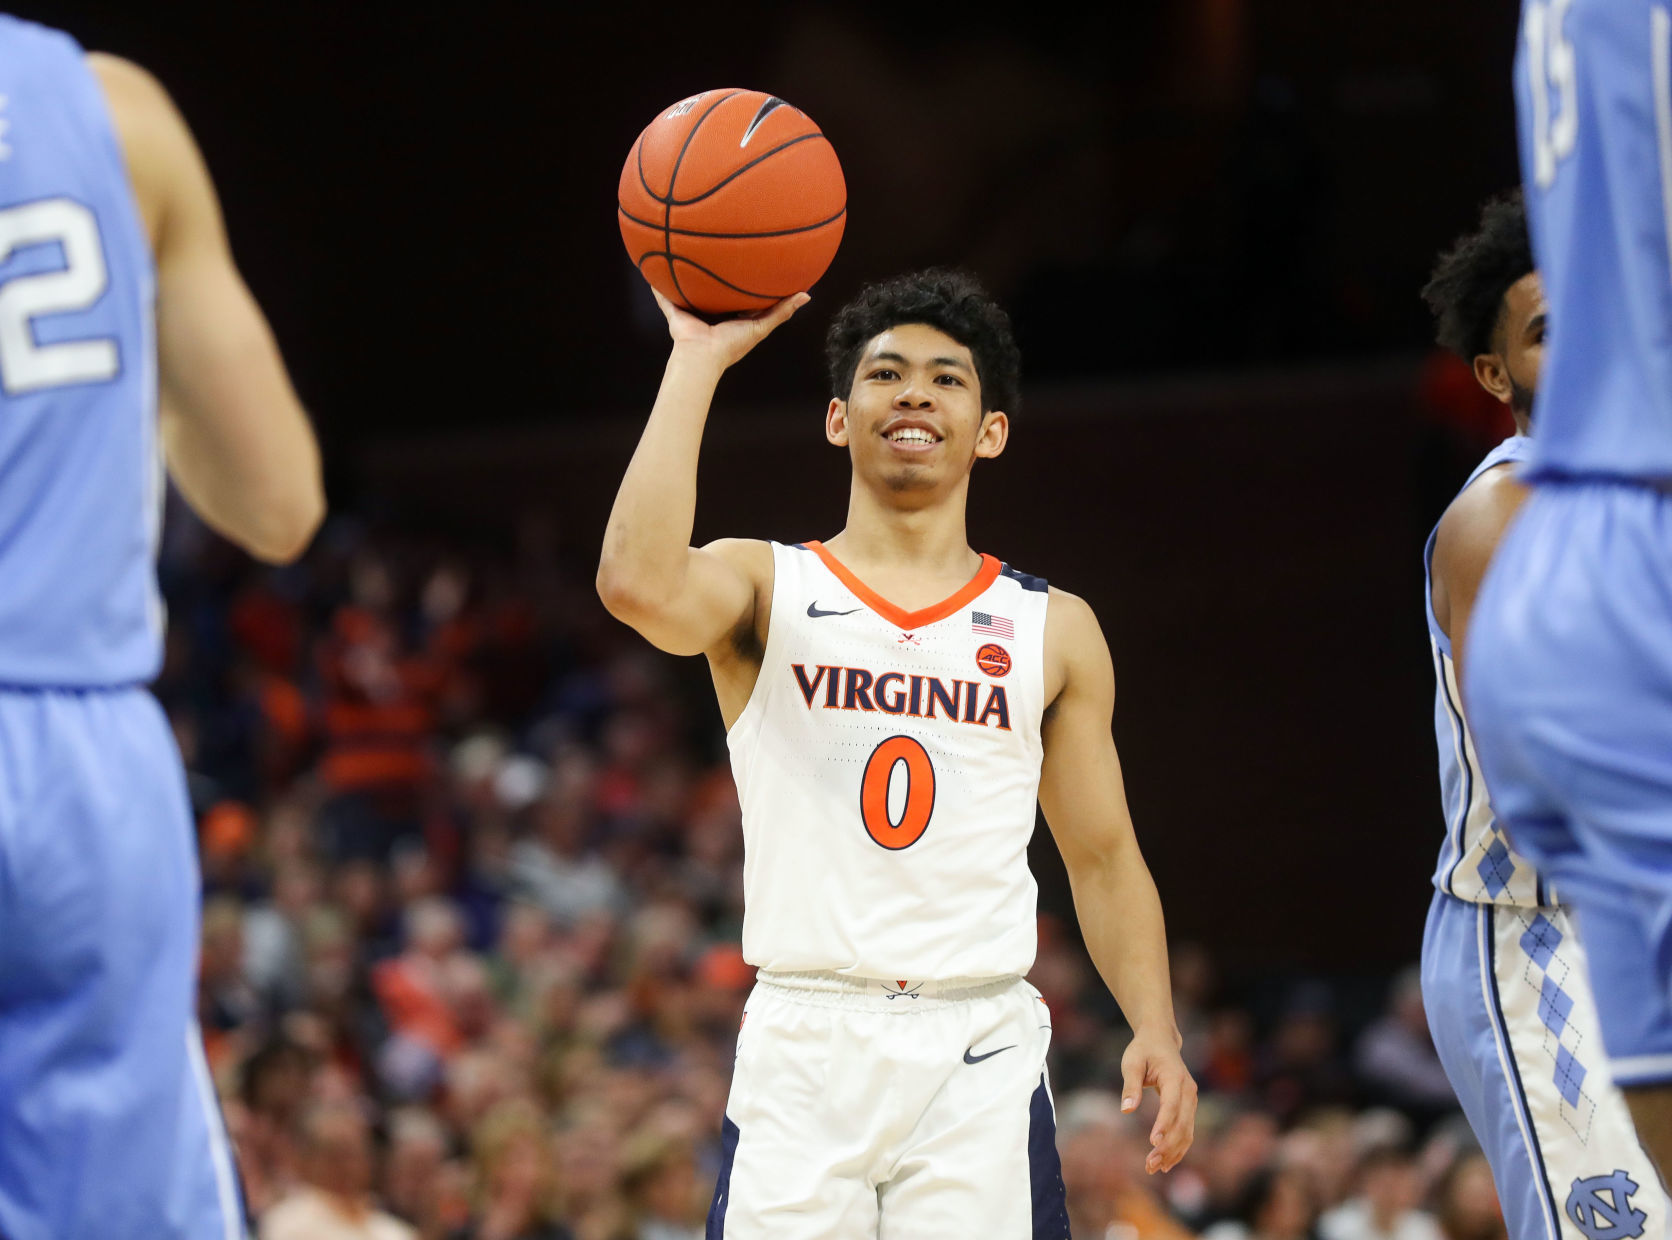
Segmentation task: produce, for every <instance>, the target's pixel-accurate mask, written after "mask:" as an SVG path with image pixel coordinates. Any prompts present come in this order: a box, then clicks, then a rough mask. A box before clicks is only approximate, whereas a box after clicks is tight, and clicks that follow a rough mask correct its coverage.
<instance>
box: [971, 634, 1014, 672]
mask: <svg viewBox="0 0 1672 1240" xmlns="http://www.w3.org/2000/svg"><path fill="white" fill-rule="evenodd" d="M975 665H976V666H977V667H979V668H980V669H981V670H982V671H984V672H986V673H987V675H989V676H1008V675H1010V652H1009V651H1008V650H1006V649H1005V648H1004V647H1003V646H1001V645H999V644H998V643H997V642H988V643H987V644H986V645H985V646H983V647H982V648H981V649H980V650H977V651H976V652H975Z"/></svg>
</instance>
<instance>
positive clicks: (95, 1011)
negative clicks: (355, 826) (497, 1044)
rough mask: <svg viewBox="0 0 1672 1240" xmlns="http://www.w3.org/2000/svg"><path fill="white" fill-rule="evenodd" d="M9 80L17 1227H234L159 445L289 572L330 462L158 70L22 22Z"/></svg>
mask: <svg viewBox="0 0 1672 1240" xmlns="http://www.w3.org/2000/svg"><path fill="white" fill-rule="evenodd" d="M0 82H4V83H5V91H4V94H5V98H4V100H3V104H0V106H3V112H0V116H3V118H4V121H5V125H4V128H3V131H0V583H3V587H0V1236H4V1237H6V1240H142V1238H143V1240H163V1238H165V1237H166V1238H168V1240H179V1238H190V1240H233V1238H234V1237H238V1236H241V1235H242V1234H243V1232H244V1225H243V1218H242V1208H241V1206H240V1204H239V1200H238V1190H237V1186H236V1184H235V1182H234V1177H233V1168H232V1162H231V1158H230V1155H229V1152H228V1147H227V1143H226V1138H225V1135H224V1134H223V1132H222V1130H221V1122H220V1117H219V1113H218V1111H217V1109H216V1103H215V1096H214V1093H213V1091H212V1089H211V1087H210V1082H209V1078H208V1074H207V1072H206V1070H205V1067H204V1061H203V1051H202V1042H201V1039H200V1037H199V1034H198V1031H197V1028H196V1026H195V1023H194V1020H193V1014H192V1008H193V996H194V985H193V977H194V970H195V963H196V953H197V946H198V873H197V856H196V851H195V845H194V841H193V837H192V820H191V815H190V812H189V808H188V805H187V799H186V785H185V777H184V772H183V770H182V769H181V764H180V755H179V752H178V751H177V750H176V748H175V745H174V739H173V736H172V734H171V732H170V730H169V726H168V721H167V720H166V719H165V718H164V717H163V713H162V711H161V710H160V709H159V708H158V706H157V703H156V701H155V700H154V699H153V698H152V697H151V696H150V694H149V693H148V692H146V690H145V689H144V688H143V686H144V685H145V683H146V682H147V681H149V680H150V679H151V678H152V677H153V676H155V675H156V673H157V669H158V666H159V664H160V662H161V655H162V644H161V637H162V631H161V624H162V609H161V606H160V604H159V600H158V596H157V588H156V581H155V574H154V571H153V566H152V559H153V552H154V550H155V544H156V535H157V526H158V521H159V518H160V512H159V504H160V500H161V495H160V484H161V477H160V461H159V448H160V450H161V454H162V455H163V456H166V459H167V464H168V468H169V471H170V472H171V474H172V475H173V477H174V479H175V481H176V482H177V483H178V484H179V487H180V489H181V491H182V492H183V493H184V494H185V496H186V498H187V500H188V501H190V503H191V504H192V505H193V507H194V508H196V510H197V511H198V512H199V513H201V514H202V515H203V517H204V518H205V519H206V520H207V521H208V522H209V523H210V524H211V525H212V526H214V527H215V528H216V529H218V530H220V531H221V532H222V533H224V534H226V535H227V536H228V537H230V538H231V539H232V540H233V541H235V542H237V543H239V544H240V545H242V546H243V547H245V548H247V549H248V550H249V551H250V552H252V553H253V554H255V555H257V556H259V557H261V558H263V559H266V560H271V561H276V562H277V561H285V560H288V559H291V558H292V557H294V556H295V555H297V554H298V553H299V551H300V550H301V548H302V547H303V545H304V544H305V543H306V542H307V540H308V538H309V537H310V535H311V533H312V531H313V529H314V528H315V526H316V525H317V523H318V522H319V520H320V516H321V513H322V511H323V503H324V501H323V498H322V495H321V489H320V476H319V458H318V453H317V450H316V448H315V445H314V440H313V435H312V432H311V431H310V429H309V427H308V423H307V419H306V418H305V416H304V415H303V412H302V409H301V408H300V406H299V405H298V404H297V401H296V397H295V395H294V394H293V393H292V391H291V388H290V384H289V381H288V380H287V378H286V376H285V371H284V367H283V365H282V363H281V361H280V359H279V355H278V352H277V350H276V349H275V347H274V344H273V339H272V337H271V335H270V334H269V333H268V330H267V325H266V323H265V321H264V320H263V318H262V316H261V313H260V311H259V310H258V309H257V307H256V305H255V303H254V302H253V301H252V300H251V298H250V294H249V292H248V290H246V289H245V287H244V284H243V281H242V280H241V279H240V278H239V275H238V272H237V270H236V268H235V267H234V266H233V263H232V258H231V256H230V254H229V253H228V251H227V243H226V237H225V234H224V233H223V232H222V228H221V220H220V213H219V208H218V207H217V205H216V200H215V194H214V190H213V188H212V187H211V185H210V182H209V178H208V175H207V174H206V172H205V171H204V167H203V162H202V160H201V159H200V158H199V156H198V152H197V149H196V147H195V146H194V145H193V143H192V139H191V135H190V133H189V132H188V131H187V129H186V126H185V125H184V123H182V121H181V119H180V117H179V115H178V114H177V113H176V112H175V110H174V108H173V106H172V105H171V104H170V102H169V100H168V97H167V96H166V95H165V94H164V93H163V91H162V89H161V88H160V87H159V86H158V85H157V83H156V82H155V81H154V80H153V79H152V78H151V77H149V76H148V75H147V74H146V73H144V72H143V71H142V70H140V69H138V68H136V67H134V66H133V65H131V64H127V63H124V62H122V61H120V60H115V59H113V58H110V57H106V56H84V55H83V54H82V52H81V49H80V48H78V47H77V46H76V45H75V43H74V42H72V41H71V40H70V39H69V38H68V37H67V36H65V35H62V34H58V33H56V32H54V31H50V30H46V29H43V28H41V27H39V26H34V25H30V24H28V23H25V22H21V21H17V20H15V19H12V18H10V17H0ZM159 410H160V412H159Z"/></svg>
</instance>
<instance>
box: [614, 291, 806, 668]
mask: <svg viewBox="0 0 1672 1240" xmlns="http://www.w3.org/2000/svg"><path fill="white" fill-rule="evenodd" d="M807 300H808V298H807V295H806V294H805V293H799V294H797V295H796V296H794V297H788V298H785V299H784V300H783V301H781V302H779V303H778V304H777V305H775V306H773V307H772V308H771V309H770V310H767V311H765V312H764V313H762V314H761V315H759V316H757V317H754V318H746V319H730V320H727V321H726V322H723V323H715V324H712V325H711V324H708V323H705V322H703V321H702V320H701V319H699V318H697V317H696V316H695V315H692V314H687V313H686V312H685V311H683V310H681V309H679V308H678V307H677V306H675V305H673V303H671V302H669V301H668V300H666V299H665V298H664V297H663V296H662V295H661V294H660V293H657V294H656V301H657V303H658V304H659V305H660V306H661V307H662V313H664V314H665V315H667V318H668V333H669V335H671V336H672V337H673V349H672V351H671V353H670V354H669V356H668V365H667V369H666V371H664V372H663V375H662V387H661V390H660V391H659V392H658V393H657V394H656V404H655V406H654V407H653V408H652V409H651V411H650V420H649V421H648V422H647V423H646V424H645V428H644V434H643V435H642V436H641V437H640V439H639V446H638V449H637V450H636V451H635V452H634V453H633V459H632V461H631V462H630V463H629V464H628V466H627V474H626V476H625V477H624V478H622V480H621V489H620V490H619V491H617V492H616V496H615V506H614V507H613V508H612V509H610V521H609V525H608V527H607V528H606V529H605V531H604V550H603V554H602V556H600V558H599V561H598V597H599V598H601V599H603V601H604V606H605V607H607V608H609V610H610V614H611V615H613V616H615V617H616V618H617V619H618V620H622V621H624V622H625V623H627V624H630V625H632V626H633V627H634V628H635V629H637V630H638V631H639V632H640V633H642V634H643V635H644V636H645V637H646V638H647V639H649V641H650V642H651V643H652V644H653V645H655V646H658V647H660V648H661V649H663V650H666V651H668V652H669V653H671V654H702V653H704V652H705V651H709V650H713V649H714V648H715V647H716V646H718V645H719V644H720V643H721V641H723V640H724V639H725V638H726V637H727V636H728V635H729V634H731V633H733V632H735V631H736V630H737V628H738V626H739V625H740V624H741V623H742V622H743V621H744V620H745V619H746V618H748V617H750V616H752V615H753V609H754V605H755V598H756V594H757V591H758V590H759V589H760V587H761V585H762V583H763V582H764V581H766V580H768V579H769V576H770V573H771V565H772V560H771V557H770V555H769V554H768V553H767V548H766V547H765V546H764V545H763V544H760V543H755V542H745V541H741V540H736V539H726V540H723V541H721V542H717V543H713V544H710V545H709V546H707V547H702V548H697V547H692V546H691V545H690V544H691V529H692V526H693V524H694V522H695V520H696V508H697V452H698V449H699V448H700V446H701V444H702V432H703V426H704V424H705V423H706V422H707V420H708V410H709V406H710V405H711V404H712V402H713V400H714V391H715V388H716V387H718V386H719V383H720V376H721V375H722V374H724V373H725V372H726V369H727V367H729V366H731V365H732V364H733V363H735V362H736V361H738V359H740V358H742V357H743V356H744V354H746V353H748V352H749V350H750V349H753V348H754V347H755V346H756V345H757V344H759V343H760V342H761V341H762V340H764V339H766V337H767V336H768V335H769V334H770V333H771V332H772V330H773V329H774V328H776V327H777V326H778V325H779V324H780V323H782V322H783V321H784V320H785V319H787V318H789V317H790V315H792V314H794V313H795V312H796V311H797V310H799V309H800V308H801V307H802V306H804V305H806V304H807Z"/></svg>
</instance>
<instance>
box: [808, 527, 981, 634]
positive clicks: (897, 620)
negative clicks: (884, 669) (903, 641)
mask: <svg viewBox="0 0 1672 1240" xmlns="http://www.w3.org/2000/svg"><path fill="white" fill-rule="evenodd" d="M802 545H803V546H805V547H806V548H807V549H808V550H809V551H812V552H814V553H815V554H817V556H818V557H819V559H821V560H823V561H824V566H825V567H826V568H828V569H829V570H830V571H831V572H833V573H835V574H836V579H837V580H838V581H840V582H841V583H842V584H843V585H845V586H846V587H847V588H848V589H849V590H851V591H853V596H854V597H855V598H856V599H858V600H859V601H860V602H861V603H864V604H865V606H867V607H869V608H870V609H871V610H872V611H874V612H876V613H877V615H879V616H881V617H882V618H883V619H884V620H887V621H888V622H889V623H890V624H896V625H898V626H899V627H900V628H901V629H903V630H905V631H907V632H909V631H910V630H912V629H920V628H922V627H923V626H924V625H926V624H933V623H935V621H937V620H944V619H946V618H947V617H948V616H950V615H951V614H952V613H953V612H955V611H957V610H958V609H959V608H960V607H962V606H963V605H964V604H965V603H971V602H974V601H975V600H976V599H978V598H980V597H981V595H982V594H983V593H985V592H986V590H987V587H988V586H990V585H992V584H993V582H995V581H996V580H998V575H999V570H1000V569H1001V568H1003V567H1004V565H1002V564H1000V563H999V562H998V561H997V560H995V559H994V558H993V557H992V556H990V555H983V556H982V557H981V567H980V569H979V570H977V572H976V574H975V576H974V577H972V578H970V580H969V582H968V583H967V584H966V585H965V586H964V588H963V589H961V590H959V591H958V593H956V594H954V595H953V596H952V597H951V598H947V599H942V600H941V601H940V602H938V603H936V604H935V605H934V606H932V607H925V608H923V610H921V611H905V610H903V609H901V608H899V607H896V606H895V605H894V604H893V603H890V602H889V601H888V600H887V599H885V598H884V597H883V596H882V595H880V594H878V593H877V592H876V591H875V590H873V589H871V587H870V586H868V585H866V584H865V583H864V582H863V581H861V580H860V579H859V578H858V577H855V576H854V575H853V573H851V572H850V571H848V566H847V565H846V564H844V563H842V561H840V560H838V559H837V558H836V557H835V556H833V555H831V554H830V551H829V549H828V548H827V547H826V546H825V545H824V544H823V543H821V542H816V541H815V542H809V543H804V544H802Z"/></svg>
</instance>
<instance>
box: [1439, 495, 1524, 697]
mask: <svg viewBox="0 0 1672 1240" xmlns="http://www.w3.org/2000/svg"><path fill="white" fill-rule="evenodd" d="M1526 498H1527V488H1526V486H1525V485H1524V484H1522V483H1521V482H1519V481H1517V479H1516V477H1515V471H1514V469H1513V468H1512V467H1511V466H1509V465H1499V466H1498V467H1496V468H1495V469H1490V470H1488V471H1487V472H1486V473H1484V474H1482V475H1481V477H1480V479H1479V480H1478V481H1477V482H1476V483H1475V484H1474V485H1473V486H1472V487H1469V488H1468V489H1467V490H1466V491H1464V492H1463V493H1462V494H1461V495H1459V496H1458V497H1457V498H1456V499H1455V500H1453V501H1452V504H1451V507H1450V508H1448V509H1446V513H1445V516H1443V517H1441V518H1440V525H1439V528H1438V529H1437V530H1436V531H1435V534H1434V559H1433V564H1432V573H1433V577H1434V618H1435V619H1436V620H1438V621H1439V622H1440V627H1441V628H1442V629H1443V630H1445V634H1446V636H1447V637H1449V638H1451V662H1452V666H1453V667H1455V668H1456V669H1457V683H1458V684H1462V683H1463V653H1464V649H1463V648H1464V646H1465V645H1466V644H1467V641H1468V631H1469V616H1470V614H1471V613H1472V612H1473V611H1474V606H1475V598H1476V596H1477V595H1478V594H1479V593H1480V584H1481V582H1482V581H1483V580H1485V578H1486V569H1487V566H1488V565H1490V564H1491V563H1492V553H1493V552H1494V551H1496V550H1497V548H1498V543H1499V540H1501V539H1502V538H1503V536H1504V531H1505V530H1507V529H1509V526H1510V522H1511V521H1513V520H1514V519H1515V514H1516V513H1517V512H1519V511H1520V510H1521V503H1522V501H1523V500H1525V499H1526Z"/></svg>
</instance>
